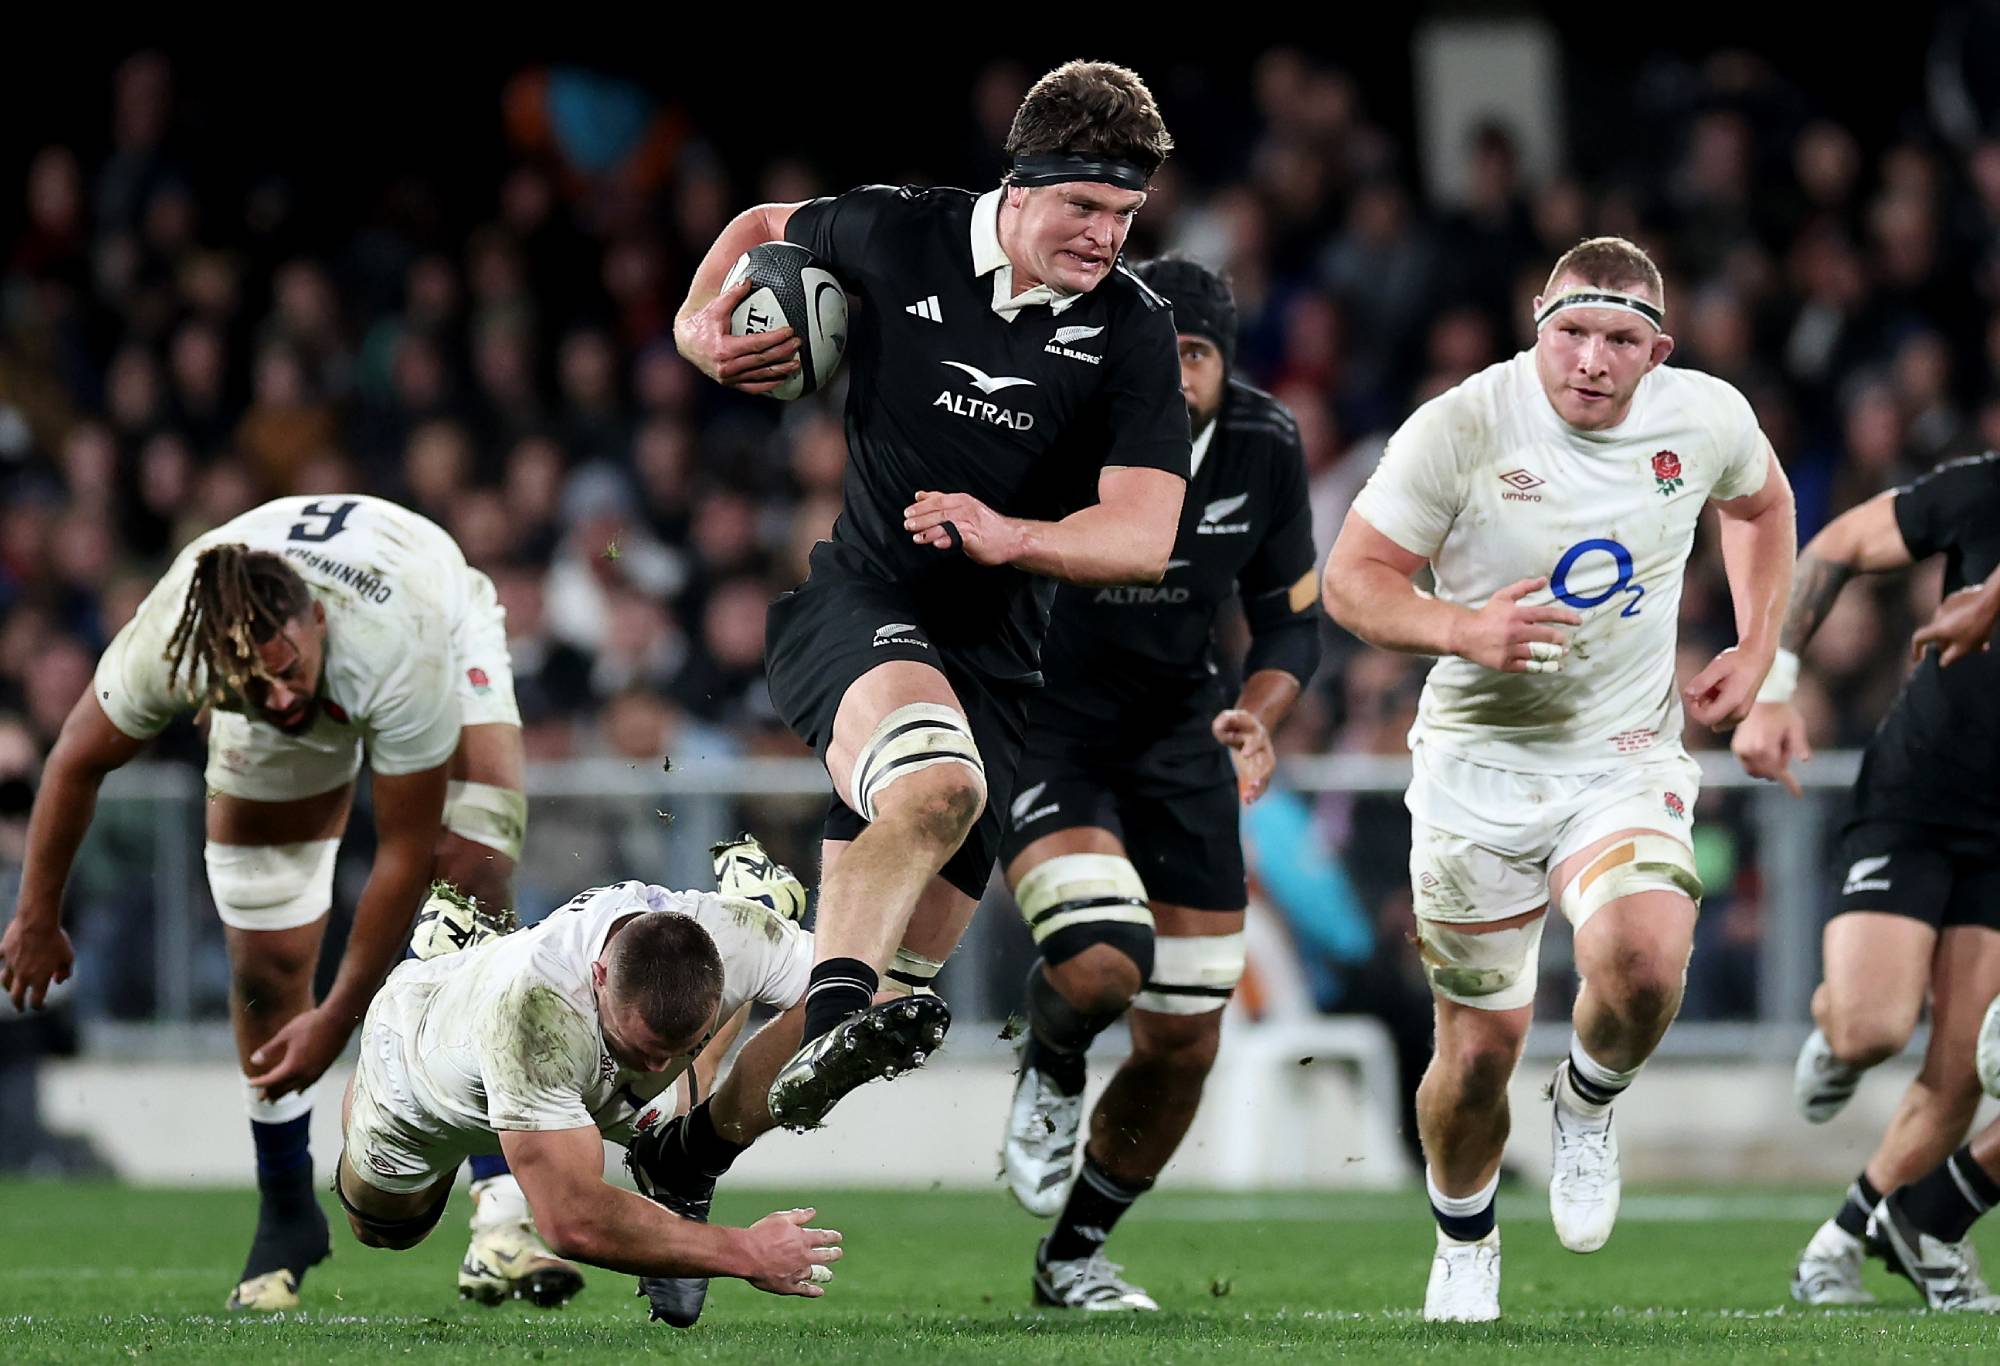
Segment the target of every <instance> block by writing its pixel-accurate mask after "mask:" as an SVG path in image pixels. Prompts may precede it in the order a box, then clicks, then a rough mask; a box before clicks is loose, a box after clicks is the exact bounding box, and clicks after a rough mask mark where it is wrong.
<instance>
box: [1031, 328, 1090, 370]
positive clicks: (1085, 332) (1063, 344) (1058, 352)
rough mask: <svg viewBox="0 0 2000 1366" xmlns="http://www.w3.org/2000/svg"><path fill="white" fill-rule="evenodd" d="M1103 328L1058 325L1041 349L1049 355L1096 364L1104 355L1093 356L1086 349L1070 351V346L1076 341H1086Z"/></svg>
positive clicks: (1086, 363)
mask: <svg viewBox="0 0 2000 1366" xmlns="http://www.w3.org/2000/svg"><path fill="white" fill-rule="evenodd" d="M1103 330H1104V328H1103V327H1102V326H1098V327H1058V328H1057V329H1056V334H1055V336H1054V337H1053V338H1051V339H1050V341H1049V344H1048V345H1047V346H1044V347H1043V348H1042V350H1043V351H1046V352H1047V353H1048V354H1049V355H1051V356H1067V357H1068V358H1069V359H1071V360H1080V361H1082V362H1083V363H1084V364H1085V365H1096V364H1098V363H1099V362H1101V361H1102V360H1103V359H1104V357H1102V356H1093V355H1091V354H1090V352H1088V351H1072V350H1071V349H1070V347H1071V346H1072V345H1073V344H1075V343H1076V342H1080V341H1088V340H1089V339H1090V338H1092V337H1094V336H1096V335H1097V334H1098V333H1100V332H1102V331H1103Z"/></svg>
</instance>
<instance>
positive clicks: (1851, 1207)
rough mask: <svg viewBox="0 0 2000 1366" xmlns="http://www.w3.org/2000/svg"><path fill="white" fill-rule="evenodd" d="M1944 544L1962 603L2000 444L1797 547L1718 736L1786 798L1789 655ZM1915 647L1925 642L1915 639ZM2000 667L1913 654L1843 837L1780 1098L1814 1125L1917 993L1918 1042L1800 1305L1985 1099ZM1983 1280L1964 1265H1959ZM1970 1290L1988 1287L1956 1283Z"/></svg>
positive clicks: (1999, 989)
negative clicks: (1893, 1194)
mask: <svg viewBox="0 0 2000 1366" xmlns="http://www.w3.org/2000/svg"><path fill="white" fill-rule="evenodd" d="M1938 554H1941V555H1943V556H1944V557H1945V560H1944V588H1945V592H1946V594H1947V595H1950V596H1951V597H1954V598H1955V597H1957V596H1958V594H1959V593H1960V590H1963V589H1964V588H1965V587H1966V586H1967V585H1968V584H1974V583H1977V582H1978V581H1979V580H1982V579H1985V578H1987V577H1988V576H1990V575H1991V574H1992V573H1993V571H1994V569H1995V567H1996V566H2000V455H1995V454H1993V453H1988V454H1986V455H1982V456H1977V457H1974V458H1972V459H1967V460H1957V461H1952V462H1950V463H1948V464H1945V465H1942V466H1940V467H1938V468H1937V469H1935V470H1933V471H1931V472H1930V473H1929V474H1926V475H1924V476H1923V477H1921V478H1919V479H1917V480H1915V481H1914V482H1913V483H1910V484H1908V485H1906V486H1904V487H1902V488H1898V489H1892V490H1890V491H1889V492H1887V493H1884V494H1882V495H1881V496H1879V497H1877V498H1875V499H1873V500H1871V501H1869V502H1867V503H1863V504H1862V505H1860V506H1859V507H1856V508H1854V509H1852V510H1850V511H1848V512H1846V513H1844V514H1843V515H1841V516H1840V517H1838V518H1836V519H1835V520H1834V521H1833V522H1831V523H1830V524H1828V525H1827V527H1826V528H1825V529H1824V530H1822V531H1821V532H1820V533H1819V535H1817V536H1815V537H1814V538H1813V540H1812V542H1811V543H1810V544H1809V545H1807V546H1806V548H1805V550H1804V551H1803V552H1802V553H1801V554H1800V556H1799V564H1798V571H1797V576H1796V579H1795V581H1794V586H1793V591H1792V602H1791V607H1790V609H1789V611H1788V612H1787V613H1786V618H1785V625H1784V630H1783V635H1782V639H1781V644H1782V649H1781V651H1780V654H1779V656H1778V662H1777V663H1776V664H1775V665H1774V666H1773V668H1772V671H1771V678H1770V679H1768V680H1767V681H1766V684H1765V688H1764V691H1763V692H1762V693H1761V694H1760V695H1759V696H1760V699H1763V700H1760V702H1759V704H1758V705H1757V706H1756V707H1755V708H1753V709H1752V711H1751V714H1750V717H1749V719H1748V720H1746V721H1745V722H1744V723H1743V725H1741V726H1740V727H1738V728H1737V731H1736V736H1735V739H1734V741H1733V742H1732V748H1733V749H1735V751H1736V753H1737V755H1738V757H1739V758H1741V760H1742V761H1743V766H1744V767H1745V768H1746V769H1747V770H1748V771H1749V772H1750V773H1752V774H1754V775H1756V776H1758V777H1763V778H1772V779H1775V780H1777V781H1779V782H1782V783H1785V784H1786V785H1787V786H1788V787H1790V788H1791V790H1792V791H1793V792H1795V793H1796V792H1797V791H1798V787H1797V783H1796V780H1795V779H1794V778H1793V777H1792V775H1791V772H1790V768H1789V765H1790V762H1791V760H1793V759H1800V760H1803V759H1805V758H1807V757H1808V750H1807V746H1806V740H1805V728H1804V725H1803V723H1802V722H1801V721H1800V719H1799V716H1798V713H1797V712H1796V711H1795V710H1794V709H1793V708H1792V707H1791V705H1790V702H1789V698H1790V694H1791V690H1792V687H1793V686H1794V683H1795V680H1796V678H1797V675H1798V654H1799V652H1800V651H1802V650H1803V649H1804V648H1805V645H1806V642H1807V641H1809V640H1810V639H1811V638H1812V634H1813V631H1814V630H1815V629H1816V628H1817V627H1818V626H1819V624H1820V622H1821V621H1823V620H1824V619H1825V617H1826V615H1827V612H1828V610H1829V609H1830V608H1831V607H1832V605H1833V602H1834V599H1835V597H1836V596H1837V595H1838V594H1839V592H1840V589H1841V586H1842V585H1843V584H1844V583H1845V582H1846V581H1847V580H1848V578H1849V577H1851V576H1852V575H1854V574H1856V573H1880V572H1885V571H1888V570H1892V569H1900V568H1902V567H1904V566H1906V565H1909V564H1911V563H1913V562H1915V561H1917V560H1922V559H1926V558H1928V557H1930V556H1932V555H1938ZM1919 639H1920V640H1922V639H1924V637H1923V635H1922V633H1920V637H1919ZM1996 698H2000V660H1996V659H1995V657H1994V656H1993V655H1992V654H1990V653H1987V652H1983V651H1973V652H1972V653H1970V654H1969V655H1968V656H1967V657H1966V658H1964V659H1962V660H1958V661H1957V662H1954V663H1953V664H1952V666H1951V667H1950V668H1948V669H1947V668H1945V667H1944V666H1943V664H1942V662H1941V660H1940V658H1939V657H1937V656H1930V657H1926V658H1925V659H1924V660H1923V661H1922V662H1920V663H1919V664H1918V665H1917V667H1916V669H1915V670H1914V671H1913V672H1912V673H1911V675H1910V677H1909V680H1908V681H1907V682H1906V683H1905V684H1904V686H1903V691H1902V693H1901V694H1900V695H1899V696H1898V697H1897V699H1896V702H1895V705H1894V706H1893V707H1891V708H1890V710H1889V713H1888V715H1886V716H1885V717H1884V718H1883V720H1882V724H1881V726H1880V728H1879V729H1878V730H1877V731H1876V733H1875V736H1874V738H1873V739H1872V740H1871V741H1869V744H1868V750H1867V753H1866V756H1865V758H1864V759H1863V761H1862V765H1861V774H1860V777H1859V779H1858V780H1857V781H1856V783H1855V787H1854V802H1853V811H1852V813H1851V815H1850V818H1849V820H1848V822H1847V824H1846V826H1845V828H1844V829H1843V831H1842V834H1841V845H1840V866H1841V867H1842V868H1844V869H1845V870H1846V877H1845V882H1844V885H1843V886H1842V888H1841V897H1840V903H1839V906H1838V907H1837V909H1836V911H1835V913H1834V916H1833V918H1832V919H1831V920H1830V921H1829V922H1828V923H1827V927H1826V934H1825V942H1824V955H1823V956H1824V959H1825V980H1824V981H1823V982H1822V983H1821V985H1820V987H1819V989H1818V991H1816V992H1815V993H1814V994H1813V1002H1812V1012H1813V1022H1814V1024H1815V1025H1816V1026H1817V1028H1815V1030H1814V1031H1813V1034H1812V1037H1811V1038H1810V1039H1808V1040H1807V1041H1806V1046H1805V1048H1804V1049H1803V1051H1801V1053H1800V1055H1799V1062H1798V1068H1797V1071H1796V1074H1795V1082H1794V1093H1795V1098H1796V1100H1797V1102H1798V1105H1799V1108H1800V1110H1801V1111H1802V1112H1803V1113H1804V1115H1805V1117H1806V1118H1807V1119H1808V1120H1811V1121H1812V1122H1814V1123H1824V1122H1825V1121H1826V1120H1828V1119H1830V1118H1832V1117H1833V1116H1834V1115H1835V1114H1837V1113H1838V1112H1839V1111H1840V1109H1841V1108H1842V1107H1843V1106H1844V1105H1845V1104H1846V1103H1847V1101H1848V1098H1849V1097H1851V1096H1852V1095H1853V1094H1854V1090H1855V1087H1856V1086H1857V1085H1858V1084H1859V1083H1860V1080H1861V1075H1862V1073H1863V1072H1865V1071H1866V1070H1867V1069H1868V1068H1870V1067H1873V1066H1875V1065H1876V1064H1877V1063H1880V1062H1883V1061H1886V1060H1887V1059H1889V1058H1892V1057H1894V1056H1895V1055H1896V1054H1898V1053H1900V1052H1901V1051H1902V1049H1903V1046H1904V1044H1905V1043H1907V1042H1908V1041H1909V1038H1910V1035H1911V1033H1912V1032H1913V1031H1914V1030H1915V1028H1916V1024H1917V1019H1918V1016H1919V1014H1920V1013H1921V1011H1922V1010H1923V1006H1924V1002H1925V998H1926V996H1928V997H1929V999H1930V1002H1931V1032H1930V1042H1929V1044H1928V1046H1927V1048H1926V1051H1925V1055H1924V1061H1923V1066H1922V1067H1921V1069H1920V1070H1919V1071H1918V1073H1917V1076H1916V1079H1915V1080H1914V1081H1913V1082H1911V1084H1910V1086H1909V1089H1908V1090H1907V1091H1906V1092H1905V1093H1904V1095H1903V1099H1902V1102H1901V1104H1900V1105H1899V1106H1898V1107H1897V1111H1896V1116H1895V1118H1894V1119H1893V1120H1891V1121H1890V1124H1889V1130H1888V1132H1887V1133H1886V1134H1885V1135H1883V1138H1882V1142H1881V1144H1880V1146H1878V1147H1877V1148H1876V1150H1875V1153H1874V1155H1873V1156H1872V1157H1870V1158H1869V1160H1868V1165H1867V1166H1866V1167H1864V1168H1863V1169H1862V1172H1861V1174H1860V1175H1859V1176H1857V1177H1856V1178H1855V1180H1854V1183H1853V1185H1851V1186H1850V1187H1849V1188H1848V1192H1847V1196H1846V1199H1845V1201H1844V1202H1843V1203H1842V1205H1841V1208H1840V1210H1839V1212H1838V1213H1837V1214H1836V1215H1835V1216H1834V1217H1833V1218H1832V1219H1829V1220H1828V1221H1827V1222H1826V1223H1825V1224H1824V1225H1822V1226H1821V1228H1820V1229H1819V1231H1818V1232H1817V1233H1815V1234H1814V1235H1813V1238H1812V1241H1811V1242H1810V1243H1809V1244H1808V1245H1807V1247H1806V1250H1805V1252H1804V1253H1803V1254H1802V1255H1801V1256H1800V1259H1799V1263H1798V1267H1797V1270H1796V1272H1795V1274H1794V1276H1793V1280H1792V1294H1793V1297H1794V1298H1796V1299H1798V1300H1799V1301H1801V1302H1802V1303H1806V1304H1866V1303H1870V1302H1872V1300H1873V1298H1874V1297H1873V1296H1872V1295H1871V1294H1869V1292H1868V1291H1867V1290H1865V1289H1864V1288H1863V1287H1862V1285H1861V1260H1862V1257H1863V1255H1864V1251H1865V1239H1866V1237H1867V1228H1868V1220H1869V1217H1870V1215H1871V1214H1872V1213H1874V1211H1875V1209H1876V1207H1877V1206H1878V1204H1879V1203H1880V1202H1881V1200H1882V1197H1883V1193H1884V1192H1887V1191H1890V1190H1893V1189H1895V1188H1896V1187H1898V1186H1901V1185H1903V1184H1904V1183H1905V1182H1909V1181H1911V1180H1913V1179H1915V1178H1916V1177H1917V1176H1918V1175H1919V1174H1920V1173H1922V1172H1925V1171H1927V1170H1929V1169H1930V1168H1932V1167H1935V1166H1936V1165H1937V1164H1938V1163H1939V1162H1941V1161H1943V1160H1944V1159H1945V1158H1946V1156H1947V1155H1948V1154H1950V1153H1951V1152H1952V1151H1953V1149H1954V1148H1957V1147H1958V1146H1959V1145H1960V1144H1961V1143H1963V1142H1964V1139H1965V1135H1966V1131H1967V1129H1968V1128H1969V1127H1970V1125H1971V1123H1972V1117H1973V1111H1974V1110H1975V1109H1976V1108H1977V1107H1978V1104H1979V1085H1978V1082H1977V1080H1976V1078H1975V1076H1974V1072H1973V1055H1974V1048H1975V1041H1976V1039H1977V1036H1978V1032H1979V1022H1980V1017H1981V1014H1982V1012H1984V1011H1985V1010H1986V1007H1987V1003H1988V1002H1990V1001H1991V1000H1993V998H1994V996H1995V994H1996V993H2000V784H1996V783H1995V781H1994V776H1993V775H1994V773H1995V771H1996V769H1997V768H2000V706H1996V705H1995V699H1996ZM1970 1275H1971V1279H1972V1281H1975V1282H1976V1281H1977V1280H1978V1275H1977V1268H1976V1266H1974V1267H1973V1268H1972V1270H1971V1272H1970ZM1961 1291H1962V1297H1963V1298H1966V1299H1968V1300H1970V1299H1980V1298H1983V1297H1985V1296H1986V1294H1987V1292H1986V1290H1985V1288H1984V1286H1983V1284H1979V1285H1970V1284H1968V1285H1967V1286H1964V1287H1961Z"/></svg>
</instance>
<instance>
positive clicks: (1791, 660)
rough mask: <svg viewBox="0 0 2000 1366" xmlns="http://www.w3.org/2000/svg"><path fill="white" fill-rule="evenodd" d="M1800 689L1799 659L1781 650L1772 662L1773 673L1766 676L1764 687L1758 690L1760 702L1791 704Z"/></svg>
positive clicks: (1789, 652)
mask: <svg viewBox="0 0 2000 1366" xmlns="http://www.w3.org/2000/svg"><path fill="white" fill-rule="evenodd" d="M1798 687H1799V657H1798V656H1797V655H1795V654H1793V653H1792V652H1791V651H1790V650H1780V651H1778V653H1777V656H1776V657H1775V658H1774V659H1772V661H1771V672H1769V673H1767V674H1765V675H1764V686H1763V687H1761V688H1759V689H1757V700H1758V701H1759V702H1789V701H1791V700H1792V694H1793V693H1794V692H1797V691H1798Z"/></svg>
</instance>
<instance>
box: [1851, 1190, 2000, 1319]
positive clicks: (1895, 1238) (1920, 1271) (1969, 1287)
mask: <svg viewBox="0 0 2000 1366" xmlns="http://www.w3.org/2000/svg"><path fill="white" fill-rule="evenodd" d="M1868 1241H1869V1242H1870V1243H1872V1244H1874V1245H1875V1246H1876V1248H1877V1249H1878V1250H1879V1252H1880V1253H1881V1256H1882V1260H1883V1261H1885V1262H1887V1263H1888V1264H1889V1269H1890V1270H1891V1271H1893V1272H1895V1273H1896V1274H1897V1275H1898V1276H1901V1277H1902V1278H1903V1279H1904V1280H1906V1281H1908V1282H1909V1283H1910V1284H1911V1285H1914V1286H1915V1287H1916V1288H1917V1293H1918V1294H1920V1295H1922V1296H1923V1297H1924V1304H1925V1305H1926V1306H1927V1307H1928V1308H1931V1309H1935V1310H1939V1311H1941V1312H1944V1313H1953V1314H2000V1295H1995V1294H1994V1293H1993V1291H1992V1289H1991V1287H1989V1286H1988V1285H1987V1284H1986V1277H1985V1276H1984V1275H1982V1274H1981V1272H1980V1267H1979V1250H1978V1249H1977V1248H1975V1247H1973V1245H1972V1240H1971V1239H1969V1238H1968V1239H1965V1240H1964V1241H1961V1242H1956V1243H1947V1242H1943V1241H1941V1240H1940V1239H1937V1238H1934V1237H1932V1236H1931V1235H1930V1234H1928V1233H1925V1232H1923V1231H1922V1230H1921V1229H1919V1228H1918V1227H1917V1226H1916V1225H1915V1224H1913V1223H1911V1222H1910V1221H1909V1219H1908V1218H1907V1217H1905V1216H1904V1214H1903V1212H1902V1210H1901V1209H1899V1208H1897V1205H1896V1197H1895V1195H1894V1194H1891V1195H1889V1196H1888V1197H1887V1198H1885V1199H1884V1200H1883V1201H1882V1203H1881V1204H1879V1205H1877V1206H1876V1207H1875V1213H1874V1214H1873V1215H1871V1216H1869V1219H1868Z"/></svg>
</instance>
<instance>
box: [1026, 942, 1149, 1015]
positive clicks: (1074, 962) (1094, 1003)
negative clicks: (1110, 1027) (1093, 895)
mask: <svg viewBox="0 0 2000 1366" xmlns="http://www.w3.org/2000/svg"><path fill="white" fill-rule="evenodd" d="M1049 976H1050V977H1051V978H1053V979H1054V981H1055V984H1056V989H1057V990H1058V991H1060V992H1062V994H1063V999H1064V1000H1066V1001H1068V1002H1069V1003H1070V1004H1071V1005H1073V1006H1075V1007H1076V1008H1077V1009H1078V1010H1080V1011H1082V1012H1083V1013H1085V1014H1086V1015H1117V1014H1120V1013H1121V1012H1123V1011H1124V1010H1125V1009H1126V1007H1128V1006H1130V1005H1131V1004H1132V998H1133V997H1134V996H1137V995H1138V994H1139V988H1140V987H1142V986H1144V985H1145V984H1146V983H1145V973H1144V971H1143V970H1142V969H1141V968H1140V966H1139V965H1138V963H1136V962H1134V961H1133V960H1132V958H1131V957H1130V956H1129V955H1128V954H1126V953H1125V952H1124V951H1123V950H1121V949H1120V948H1118V947H1117V946H1115V945H1113V944H1106V943H1098V944H1092V945H1090V947H1088V948H1086V949H1084V950H1082V951H1081V952H1080V953H1078V954H1077V955H1076V956H1075V957H1074V958H1069V959H1065V960H1064V961H1063V962H1061V963H1051V964H1050V965H1049Z"/></svg>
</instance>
